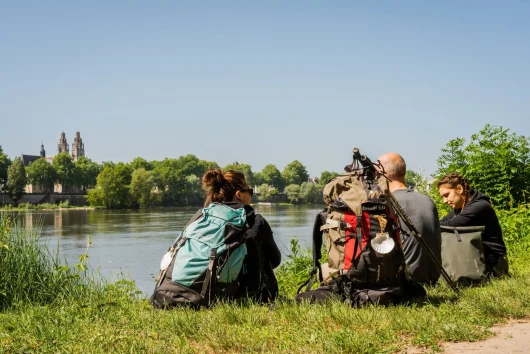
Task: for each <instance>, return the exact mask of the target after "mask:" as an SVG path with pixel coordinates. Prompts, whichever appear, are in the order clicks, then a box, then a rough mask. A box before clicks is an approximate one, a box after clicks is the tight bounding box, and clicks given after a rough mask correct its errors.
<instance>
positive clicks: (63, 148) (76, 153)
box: [21, 132, 85, 194]
mask: <svg viewBox="0 0 530 354" xmlns="http://www.w3.org/2000/svg"><path fill="white" fill-rule="evenodd" d="M63 152H65V153H67V154H69V153H70V147H69V146H68V142H67V140H66V136H65V134H64V132H62V133H61V137H60V139H59V144H57V153H58V154H60V153H63ZM81 156H85V144H84V143H83V139H81V134H80V133H79V132H76V133H75V138H74V142H73V143H72V161H77V160H78V159H79V158H80V157H81ZM54 157H55V156H46V150H45V149H44V143H42V144H41V146H40V154H39V155H26V154H22V155H21V158H22V162H23V163H24V166H25V167H28V166H29V164H30V163H32V162H33V161H35V160H38V159H40V158H45V159H46V161H47V162H48V163H52V162H53V159H54ZM53 189H54V190H53V192H54V193H62V192H63V190H62V189H63V188H62V186H61V185H60V184H56V185H55V187H54V188H53ZM25 192H26V193H29V194H31V193H48V192H49V191H46V190H44V188H42V186H34V185H31V184H28V185H27V186H26V188H25Z"/></svg>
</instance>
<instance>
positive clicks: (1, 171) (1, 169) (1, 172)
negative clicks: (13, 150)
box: [0, 145, 11, 186]
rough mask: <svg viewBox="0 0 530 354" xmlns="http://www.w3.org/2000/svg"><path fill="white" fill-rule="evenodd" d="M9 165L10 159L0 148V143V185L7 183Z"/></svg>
mask: <svg viewBox="0 0 530 354" xmlns="http://www.w3.org/2000/svg"><path fill="white" fill-rule="evenodd" d="M9 165H11V160H10V159H9V157H7V155H6V154H5V153H4V150H2V146H1V145H0V186H3V185H5V184H6V183H7V169H8V168H9Z"/></svg>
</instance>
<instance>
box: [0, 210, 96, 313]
mask: <svg viewBox="0 0 530 354" xmlns="http://www.w3.org/2000/svg"><path fill="white" fill-rule="evenodd" d="M86 257H87V256H86V254H85V255H82V256H81V257H80V262H79V263H78V264H76V265H75V266H74V267H69V266H68V265H66V264H64V263H61V262H60V260H59V254H58V252H56V253H55V254H52V253H51V252H50V251H49V247H47V245H45V244H44V245H43V243H42V241H41V239H40V227H36V228H31V227H26V226H25V225H24V224H23V223H22V222H21V221H19V220H17V217H16V216H9V215H8V214H7V213H0V310H3V309H6V308H9V307H10V306H13V305H14V304H20V303H24V304H53V303H58V302H65V301H66V302H67V301H76V300H77V299H79V298H81V297H86V296H87V295H89V294H91V293H93V292H98V291H100V288H101V285H100V284H99V283H98V282H97V281H95V280H94V278H92V277H90V276H88V274H87V269H86Z"/></svg>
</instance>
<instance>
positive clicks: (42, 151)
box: [40, 143, 46, 157]
mask: <svg viewBox="0 0 530 354" xmlns="http://www.w3.org/2000/svg"><path fill="white" fill-rule="evenodd" d="M40 157H46V150H44V143H41V145H40Z"/></svg>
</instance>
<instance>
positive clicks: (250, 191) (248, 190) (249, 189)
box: [240, 188, 254, 197]
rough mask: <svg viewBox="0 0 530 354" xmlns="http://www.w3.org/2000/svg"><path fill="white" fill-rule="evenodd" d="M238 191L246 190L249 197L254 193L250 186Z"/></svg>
mask: <svg viewBox="0 0 530 354" xmlns="http://www.w3.org/2000/svg"><path fill="white" fill-rule="evenodd" d="M240 192H248V193H249V194H250V196H251V197H252V196H253V195H254V190H253V189H252V188H246V189H241V190H240Z"/></svg>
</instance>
